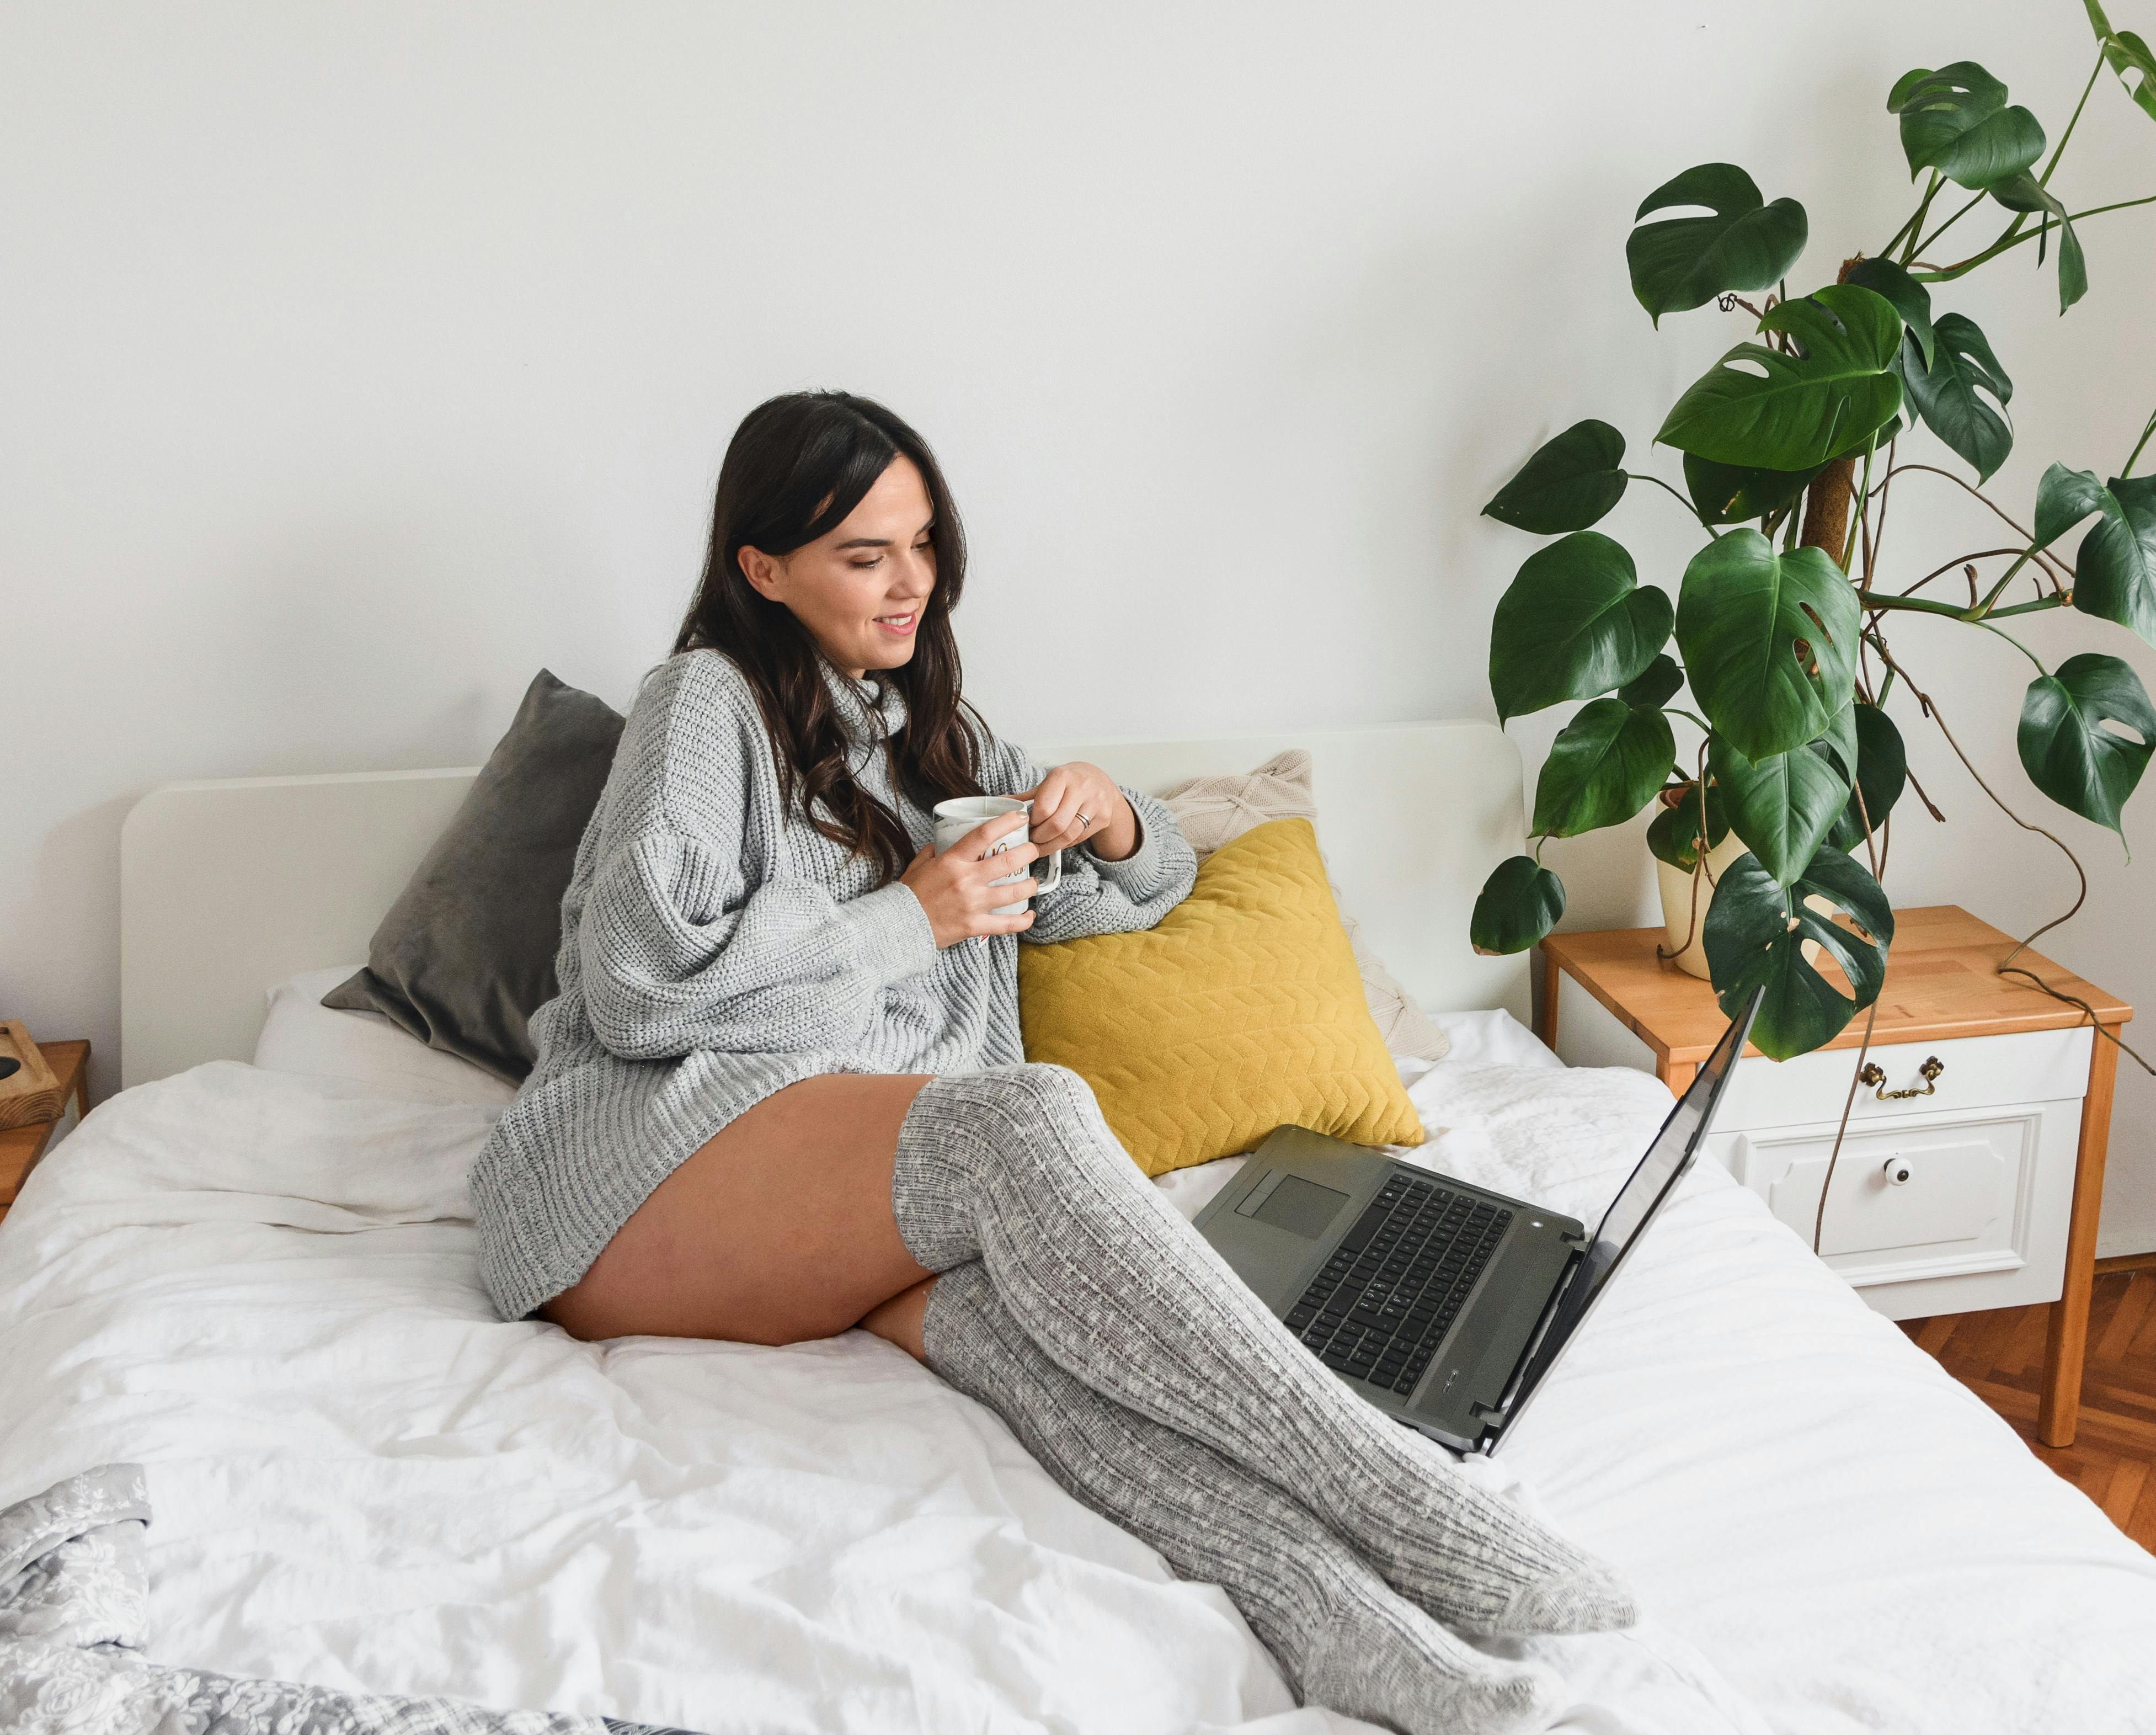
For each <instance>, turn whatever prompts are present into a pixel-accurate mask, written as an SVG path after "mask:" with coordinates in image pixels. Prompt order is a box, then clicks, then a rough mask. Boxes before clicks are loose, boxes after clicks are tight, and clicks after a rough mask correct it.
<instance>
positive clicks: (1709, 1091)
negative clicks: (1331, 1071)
mask: <svg viewBox="0 0 2156 1735" xmlns="http://www.w3.org/2000/svg"><path fill="white" fill-rule="evenodd" d="M1764 994H1765V990H1763V989H1761V990H1759V991H1756V992H1754V993H1753V996H1752V999H1751V1002H1750V1004H1749V1005H1748V1006H1747V1007H1745V1009H1744V1012H1743V1016H1742V1017H1738V1018H1737V1019H1736V1020H1735V1021H1734V1022H1732V1023H1731V1025H1730V1027H1729V1028H1728V1029H1727V1031H1726V1032H1723V1035H1722V1040H1721V1041H1720V1042H1719V1043H1717V1044H1716V1045H1715V1049H1714V1053H1712V1054H1711V1055H1709V1056H1708V1057H1707V1060H1706V1061H1705V1062H1704V1063H1702V1065H1701V1067H1700V1068H1699V1071H1698V1072H1697V1073H1696V1074H1695V1075H1694V1076H1693V1079H1692V1081H1691V1088H1690V1089H1687V1090H1686V1092H1685V1094H1683V1096H1681V1098H1679V1099H1678V1100H1677V1104H1676V1107H1675V1108H1674V1109H1671V1110H1670V1115H1669V1119H1668V1120H1665V1121H1664V1122H1663V1123H1662V1130H1661V1131H1660V1132H1659V1133H1657V1134H1656V1135H1655V1140H1654V1142H1653V1143H1652V1144H1651V1145H1650V1146H1648V1147H1647V1152H1646V1155H1645V1156H1643V1157H1641V1158H1640V1163H1639V1166H1638V1167H1637V1168H1635V1169H1634V1170H1633V1171H1632V1176H1631V1178H1630V1180H1629V1181H1627V1182H1625V1186H1624V1188H1623V1190H1622V1191H1620V1192H1619V1193H1618V1195H1617V1197H1616V1199H1615V1200H1614V1202H1612V1203H1611V1205H1610V1207H1609V1210H1608V1211H1606V1212H1604V1213H1603V1218H1602V1222H1601V1223H1600V1225H1599V1227H1598V1228H1596V1229H1595V1230H1594V1233H1592V1234H1589V1233H1588V1231H1587V1229H1586V1227H1585V1226H1584V1224H1582V1223H1577V1222H1575V1221H1574V1220H1573V1218H1568V1217H1566V1216H1564V1215H1563V1214H1562V1213H1560V1212H1555V1211H1546V1210H1544V1209H1543V1207H1540V1206H1538V1205H1532V1204H1529V1203H1528V1202H1526V1201H1525V1200H1522V1199H1512V1198H1507V1197H1505V1196H1504V1195H1503V1194H1502V1193H1494V1192H1489V1191H1487V1190H1486V1189H1485V1188H1482V1187H1472V1186H1470V1185H1468V1184H1467V1183H1466V1182H1460V1181H1454V1180H1452V1179H1450V1178H1449V1177H1448V1176H1442V1175H1437V1174H1433V1173H1432V1172H1430V1171H1429V1170H1427V1169H1419V1168H1417V1167H1415V1166H1414V1165H1413V1164H1412V1163H1404V1162H1399V1161H1395V1160H1394V1159H1393V1158H1391V1157H1389V1156H1385V1155H1384V1154H1383V1152H1381V1151H1371V1150H1368V1149H1366V1148H1364V1147H1363V1146H1360V1145H1349V1144H1345V1143H1342V1141H1341V1140H1338V1139H1332V1138H1327V1137H1326V1136H1325V1135H1323V1134H1322V1133H1314V1132H1312V1131H1311V1130H1309V1129H1308V1128H1306V1127H1300V1126H1283V1127H1281V1128H1279V1129H1278V1130H1276V1131H1275V1132H1273V1133H1272V1134H1271V1135H1270V1136H1268V1137H1267V1139H1266V1140H1265V1143H1264V1144H1262V1145H1260V1146H1259V1147H1258V1148H1257V1150H1256V1151H1255V1152H1254V1153H1253V1154H1252V1155H1251V1157H1250V1161H1248V1162H1247V1163H1245V1165H1244V1166H1243V1168H1242V1171H1241V1172H1240V1174H1238V1175H1237V1176H1235V1179H1234V1180H1233V1181H1231V1182H1229V1183H1228V1185H1227V1186H1226V1187H1224V1188H1223V1189H1222V1190H1221V1192H1219V1196H1218V1197H1215V1198H1214V1200H1213V1202H1211V1203H1210V1204H1209V1205H1208V1206H1207V1207H1205V1208H1204V1210H1203V1211H1201V1212H1199V1214H1198V1218H1197V1220H1196V1223H1195V1227H1196V1228H1197V1229H1198V1231H1199V1233H1200V1234H1202V1235H1204V1237H1205V1238H1206V1239H1207V1240H1208V1241H1209V1242H1211V1243H1213V1246H1214V1248H1215V1250H1217V1251H1218V1252H1219V1254H1220V1256H1221V1257H1222V1258H1223V1259H1226V1260H1227V1262H1228V1263H1229V1265H1231V1266H1233V1267H1234V1268H1235V1274H1236V1275H1237V1276H1238V1277H1240V1278H1241V1279H1243V1281H1244V1282H1245V1283H1246V1284H1248V1285H1250V1288H1251V1289H1252V1290H1254V1291H1255V1293H1256V1295H1258V1297H1259V1299H1260V1300H1263V1301H1264V1302H1265V1304H1266V1305H1268V1306H1270V1308H1271V1309H1272V1310H1273V1311H1274V1313H1275V1314H1276V1315H1278V1316H1279V1317H1280V1318H1281V1320H1282V1321H1284V1322H1285V1323H1286V1326H1287V1328H1288V1329H1289V1330H1290V1331H1292V1332H1294V1333H1295V1335H1296V1336H1297V1337H1299V1338H1300V1339H1301V1341H1303V1342H1304V1343H1306V1344H1307V1345H1308V1346H1309V1347H1310V1350H1311V1352H1312V1354H1313V1355H1316V1356H1317V1357H1318V1358H1319V1359H1320V1360H1322V1362H1324V1363H1325V1365H1326V1366H1327V1367H1330V1368H1332V1370H1333V1372H1336V1373H1337V1374H1338V1375H1339V1376H1340V1377H1341V1378H1342V1379H1343V1380H1345V1381H1346V1382H1347V1384H1348V1385H1349V1387H1352V1388H1353V1390H1355V1391H1357V1392H1358V1393H1361V1394H1362V1395H1363V1397H1364V1398H1368V1399H1369V1401H1370V1402H1371V1403H1374V1404H1376V1405H1377V1406H1378V1408H1379V1409H1381V1410H1383V1411H1384V1412H1385V1413H1386V1414H1387V1415H1389V1416H1392V1417H1394V1418H1396V1419H1397V1420H1399V1421H1402V1422H1404V1423H1406V1424H1409V1426H1410V1427H1413V1428H1415V1429H1419V1430H1420V1431H1421V1432H1423V1433H1424V1434H1428V1435H1430V1438H1432V1439H1437V1440H1441V1441H1442V1442H1444V1444H1446V1445H1448V1446H1450V1447H1452V1448H1454V1449H1455V1450H1458V1451H1462V1452H1494V1451H1496V1449H1497V1446H1498V1444H1499V1443H1500V1442H1501V1441H1502V1440H1503V1439H1504V1438H1505V1435H1506V1433H1507V1430H1508V1429H1510V1428H1511V1427H1512V1424H1514V1423H1515V1422H1517V1421H1518V1420H1519V1418H1520V1413H1521V1412H1522V1410H1524V1409H1525V1408H1527V1402H1528V1400H1529V1399H1530V1398H1532V1397H1533V1396H1534V1394H1535V1392H1536V1389H1537V1387H1539V1386H1540V1385H1541V1383H1542V1382H1543V1378H1544V1377H1545V1376H1547V1375H1548V1372H1549V1371H1550V1369H1551V1367H1553V1366H1554V1365H1555V1363H1556V1362H1557V1358H1558V1357H1559V1356H1561V1355H1562V1354H1563V1353H1564V1348H1565V1346H1566V1345H1567V1344H1568V1343H1569V1342H1570V1341H1572V1338H1573V1334H1574V1333H1575V1332H1577V1331H1578V1330H1579V1327H1580V1325H1581V1323H1582V1322H1583V1321H1584V1320H1585V1319H1586V1318H1587V1315H1588V1314H1589V1312H1590V1311H1592V1310H1593V1309H1594V1304H1595V1303H1596V1302H1597V1301H1598V1300H1600V1299H1601V1297H1602V1295H1603V1292H1604V1290H1607V1289H1608V1288H1609V1280H1610V1279H1611V1278H1612V1277H1613V1276H1614V1275H1615V1274H1616V1270H1617V1268H1618V1266H1619V1265H1620V1264H1622V1263H1623V1262H1624V1259H1625V1254H1628V1253H1629V1252H1630V1251H1631V1249H1632V1248H1633V1247H1634V1246H1635V1245H1636V1244H1637V1243H1638V1241H1639V1239H1640V1234H1641V1233H1643V1232H1644V1231H1645V1228H1646V1227H1647V1225H1648V1224H1649V1223H1651V1222H1652V1221H1653V1220H1654V1218H1655V1213H1656V1212H1658V1211H1660V1210H1661V1208H1662V1206H1663V1205H1664V1203H1665V1202H1666V1201H1667V1200H1668V1199H1669V1197H1670V1195H1671V1193H1672V1192H1674V1191H1675V1190H1676V1184H1677V1182H1678V1181H1679V1180H1680V1179H1681V1178H1682V1176H1683V1175H1684V1173H1685V1171H1686V1170H1687V1169H1689V1168H1690V1167H1691V1165H1692V1161H1693V1159H1694V1158H1695V1157H1697V1156H1698V1154H1699V1147H1700V1141H1701V1140H1702V1139H1703V1138H1704V1137H1705V1136H1706V1134H1707V1126H1708V1124H1709V1123H1710V1122H1711V1121H1712V1120H1713V1118H1714V1111H1715V1109H1716V1108H1717V1106H1718V1105H1719V1104H1720V1103H1721V1101H1722V1091H1723V1089H1725V1087H1727V1084H1728V1083H1729V1077H1730V1074H1731V1073H1732V1072H1733V1071H1734V1070H1735V1069H1736V1065H1737V1058H1738V1055H1740V1054H1741V1053H1743V1051H1744V1039H1745V1037H1747V1036H1748V1034H1749V1033H1750V1032H1751V1029H1752V1021H1753V1018H1754V1017H1757V1016H1758V1012H1759V1002H1760V1001H1761V999H1762V998H1763V996H1764Z"/></svg>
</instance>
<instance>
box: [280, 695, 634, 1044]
mask: <svg viewBox="0 0 2156 1735" xmlns="http://www.w3.org/2000/svg"><path fill="white" fill-rule="evenodd" d="M621 730H622V718H621V716H620V713H618V712H617V711H615V710H614V708H613V707H612V706H611V705H608V704H607V703H605V702H604V701H603V700H600V699H596V698H593V697H592V696H591V694H589V693H588V692H578V691H577V689H576V688H575V687H566V686H564V685H562V682H559V681H557V680H556V679H555V678H554V677H553V676H552V674H551V673H549V672H547V670H545V669H542V670H541V671H540V672H539V674H538V676H537V677H536V679H534V680H533V682H532V683H531V687H530V689H529V690H528V691H527V692H526V693H525V695H524V703H522V704H521V705H519V706H518V707H517V708H516V721H515V722H514V723H511V724H510V726H509V733H508V734H506V735H504V736H503V737H502V738H501V739H500V742H499V743H498V744H496V745H495V749H494V753H493V754H492V756H491V757H490V758H489V759H488V760H487V762H486V765H485V769H484V770H481V771H480V774H479V776H478V778H477V780H475V782H474V783H473V785H472V787H471V793H470V795H466V796H465V801H464V805H463V806H461V807H459V808H458V810H457V811H456V816H455V817H454V819H452V820H451V821H449V828H448V829H447V830H446V831H444V832H443V833H442V835H441V836H440V837H438V838H436V839H435V840H434V847H433V848H432V849H430V850H429V851H428V852H427V855H426V858H425V859H424V860H423V861H422V862H420V863H419V868H418V872H417V873H414V874H413V876H412V879H411V883H409V884H408V885H407V886H406V887H405V888H404V890H403V893H402V894H401V895H400V896H399V897H398V899H397V901H396V903H395V904H392V905H391V906H390V909H389V914H388V915H386V916H384V917H383V918H382V925H381V926H380V927H379V928H377V929H375V930H374V939H373V940H372V942H371V943H370V944H369V945H368V946H367V967H366V968H365V969H363V970H361V971H360V972H359V974H358V975H357V976H353V977H352V978H351V979H350V980H349V981H345V982H342V983H341V984H339V985H338V986H336V987H335V988H332V989H331V991H329V992H328V993H326V994H325V995H324V996H322V1004H323V1005H324V1006H326V1007H336V1008H337V1009H338V1010H339V1011H341V1012H381V1013H383V1014H385V1015H386V1016H387V1017H389V1018H390V1019H392V1020H393V1021H394V1022H396V1023H398V1024H399V1025H401V1026H403V1028H405V1029H406V1030H408V1031H409V1032H411V1033H412V1034H413V1036H416V1037H418V1038H419V1039H420V1040H421V1041H422V1042H423V1043H426V1044H427V1045H428V1047H429V1048H439V1049H441V1050H443V1051H444V1053H449V1054H454V1055H457V1056H458V1057H459V1058H462V1059H465V1060H469V1061H470V1062H471V1063H473V1064H474V1065H475V1066H482V1067H485V1068H486V1069H487V1071H489V1072H490V1073H494V1074H495V1076H496V1077H498V1078H502V1079H508V1080H509V1081H510V1083H511V1084H516V1082H518V1081H519V1080H521V1079H523V1078H524V1076H525V1075H526V1073H529V1072H530V1071H531V1058H532V1050H531V1035H530V1033H529V1032H528V1031H527V1030H526V1025H527V1024H528V1023H529V1022H530V1021H531V1015H532V1013H534V1012H537V1011H538V1010H539V1008H540V1007H542V1006H544V1005H545V1004H546V1003H547V1001H550V1000H552V998H553V997H554V996H555V993H556V992H557V988H558V986H559V985H558V984H557V982H556V981H555V979H554V955H555V953H556V952H557V950H559V949H560V946H561V944H562V893H564V892H566V891H567V889H568V887H569V874H570V871H571V869H572V868H574V867H575V865H576V858H577V842H578V840H579V839H581V838H582V837H583V833H584V826H585V823H586V822H587V821H588V820H589V819H590V818H591V816H592V810H593V808H594V807H596V806H598V799H599V791H600V790H602V789H603V788H604V787H605V786H606V779H607V772H608V769H609V768H610V767H611V766H612V765H613V754H614V748H615V747H616V746H617V745H618V744H619V742H620V740H621Z"/></svg>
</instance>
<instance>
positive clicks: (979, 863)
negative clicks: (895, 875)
mask: <svg viewBox="0 0 2156 1735" xmlns="http://www.w3.org/2000/svg"><path fill="white" fill-rule="evenodd" d="M1025 827H1026V818H1025V816H1024V814H1023V813H999V814H998V815H997V816H995V817H994V818H993V819H988V820H983V821H982V822H981V823H980V824H979V825H978V826H975V827H974V828H973V830H972V831H968V833H967V834H966V835H965V836H964V837H961V838H960V839H959V840H958V841H957V842H956V843H954V844H952V846H951V847H950V848H948V849H947V850H945V851H944V852H943V853H942V855H940V856H939V855H937V853H936V852H935V850H934V849H932V848H930V849H924V850H922V851H921V853H920V854H919V855H917V856H916V857H914V858H913V863H912V865H911V867H909V868H907V869H906V872H905V873H903V874H901V875H900V877H899V883H900V884H901V885H902V886H905V887H906V888H909V889H910V890H911V892H912V893H913V895H914V896H915V897H916V898H919V899H920V900H921V909H923V910H924V911H925V912H926V913H927V917H928V929H929V932H930V933H932V934H934V935H935V936H936V944H937V946H939V947H942V946H952V945H957V943H958V942H959V941H960V940H971V939H973V937H974V936H975V935H977V934H1023V933H1024V932H1025V930H1026V929H1029V928H1030V927H1031V926H1032V925H1033V912H1032V911H1031V910H1029V909H1022V910H1020V911H1019V912H1018V914H1015V915H998V914H996V913H995V912H996V909H997V908H998V906H999V905H1002V904H1017V903H1019V902H1021V901H1022V900H1024V899H1025V898H1030V897H1032V896H1033V889H1034V879H1033V876H1032V875H1031V874H1027V875H1026V877H1025V878H1024V880H1023V881H1021V882H1020V883H1018V884H1017V885H1009V886H997V885H991V884H989V883H988V882H989V881H991V880H995V879H1002V878H1006V877H1008V876H1009V875H1010V874H1013V873H1022V872H1024V869H1025V868H1026V867H1027V866H1028V864H1029V863H1030V862H1034V861H1036V860H1038V859H1039V856H1040V851H1039V849H1038V848H1037V847H1035V846H1034V844H1033V843H1031V842H1029V841H1028V839H1027V837H1026V835H1025ZM1012 831H1016V832H1017V833H1018V837H1017V839H1016V841H1015V842H1013V843H1012V844H1011V846H1010V847H1009V849H1006V850H1004V852H1002V853H1001V854H1000V855H991V854H989V853H988V852H989V850H990V849H991V848H993V847H994V845H995V844H996V843H997V842H998V841H999V840H1001V839H1002V838H1003V837H1005V836H1007V835H1009V833H1010V832H1012Z"/></svg>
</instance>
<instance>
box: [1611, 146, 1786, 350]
mask: <svg viewBox="0 0 2156 1735" xmlns="http://www.w3.org/2000/svg"><path fill="white" fill-rule="evenodd" d="M1680 205H1704V206H1705V207H1706V208H1707V209H1708V210H1709V211H1711V212H1712V216H1707V217H1671V218H1666V219H1663V220H1662V221H1661V222H1660V223H1645V222H1642V223H1640V226H1639V227H1638V228H1637V229H1634V230H1633V231H1632V233H1631V234H1630V237H1629V238H1627V239H1626V240H1625V264H1626V265H1628V266H1629V267H1630V270H1631V273H1632V293H1633V294H1634V295H1635V296H1638V297H1639V301H1640V306H1642V307H1645V309H1646V310H1647V311H1648V312H1649V313H1650V314H1651V315H1652V316H1653V317H1654V321H1655V324H1656V325H1660V324H1661V322H1662V316H1663V315H1664V314H1665V313H1681V312H1683V311H1686V309H1687V308H1691V307H1699V306H1705V305H1706V304H1707V302H1709V301H1712V300H1713V299H1714V298H1715V297H1716V296H1718V295H1720V294H1722V292H1723V291H1726V290H1732V289H1765V288H1766V287H1767V286H1768V285H1770V284H1773V283H1776V282H1779V281H1780V280H1781V279H1782V278H1783V277H1784V276H1786V275H1789V267H1790V266H1791V265H1794V264H1795V263H1796V262H1797V255H1799V254H1800V253H1802V252H1803V251H1804V239H1805V234H1806V231H1807V228H1808V224H1807V223H1806V219H1805V217H1804V207H1803V206H1802V205H1800V204H1799V203H1797V202H1796V201H1795V200H1794V199H1793V198H1778V199H1776V200H1775V201H1774V203H1772V204H1771V205H1770V204H1768V203H1765V202H1764V201H1763V199H1762V198H1760V196H1759V188H1758V186H1757V184H1755V183H1753V179H1752V178H1751V176H1749V175H1748V174H1746V173H1745V172H1744V171H1743V169H1741V168H1739V167H1737V165H1736V164H1735V163H1733V162H1702V164H1700V165H1699V167H1697V168H1688V169H1686V171H1685V172H1683V173H1682V174H1681V175H1679V176H1678V177H1677V178H1676V179H1675V180H1673V181H1666V182H1664V183H1662V185H1661V186H1660V187H1657V188H1655V190H1654V191H1653V192H1652V193H1649V194H1648V195H1647V196H1646V197H1645V198H1643V199H1642V200H1640V209H1639V210H1638V211H1637V212H1635V214H1634V216H1635V219H1639V218H1645V217H1646V216H1647V215H1648V214H1650V213H1651V212H1655V211H1666V210H1670V209H1672V208H1674V207H1676V206H1680Z"/></svg>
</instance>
